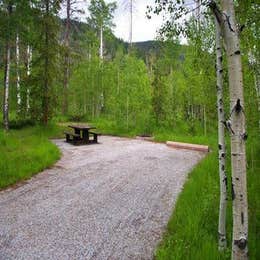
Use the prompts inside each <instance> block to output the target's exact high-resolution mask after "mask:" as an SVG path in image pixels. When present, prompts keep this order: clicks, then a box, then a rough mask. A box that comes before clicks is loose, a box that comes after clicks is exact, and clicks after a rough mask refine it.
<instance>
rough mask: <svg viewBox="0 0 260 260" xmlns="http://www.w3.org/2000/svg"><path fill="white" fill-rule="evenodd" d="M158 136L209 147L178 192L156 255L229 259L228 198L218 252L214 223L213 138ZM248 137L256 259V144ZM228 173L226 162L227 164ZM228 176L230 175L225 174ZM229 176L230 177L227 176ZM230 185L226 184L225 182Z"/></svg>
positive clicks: (259, 191) (259, 147) (259, 192)
mask: <svg viewBox="0 0 260 260" xmlns="http://www.w3.org/2000/svg"><path fill="white" fill-rule="evenodd" d="M156 138H157V139H159V140H161V141H162V140H178V141H184V142H193V141H194V142H195V143H201V144H206V143H208V144H209V145H210V147H211V149H212V150H213V151H212V152H211V153H210V154H209V155H208V156H207V157H206V158H205V159H204V160H203V161H202V162H201V163H200V164H199V165H198V166H197V167H196V168H195V169H194V170H193V171H192V172H191V173H190V175H189V178H188V181H187V182H186V184H185V186H184V189H183V192H182V193H181V194H180V196H179V198H178V201H177V204H176V207H175V210H174V214H172V216H171V218H170V221H169V223H168V226H167V231H166V233H165V235H164V238H163V240H162V242H161V244H160V245H159V247H158V248H157V251H156V253H155V258H156V259H212V260H214V259H230V255H231V251H230V248H231V233H232V231H231V228H232V216H231V201H230V200H229V205H228V216H227V235H228V250H227V251H226V252H224V253H222V254H220V253H219V252H218V248H217V225H218V203H219V185H218V184H219V183H218V160H217V149H216V143H217V139H216V138H213V137H212V138H204V137H190V136H188V137H181V136H175V135H167V134H165V133H164V134H158V136H157V137H156ZM257 140H258V139H257V138H256V137H252V138H251V141H249V143H248V145H247V147H248V151H247V157H248V172H247V174H248V200H249V252H250V259H260V254H259V250H258V251H257V248H260V244H259V240H257V238H259V228H260V207H259V199H260V181H259V176H257V175H258V174H257V172H259V166H260V161H259V158H258V157H257V156H258V155H259V154H260V144H259V142H257ZM228 168H229V170H228V172H229V173H230V165H228ZM229 177H230V176H229ZM229 180H230V178H229ZM229 185H230V184H229ZM229 191H230V187H229Z"/></svg>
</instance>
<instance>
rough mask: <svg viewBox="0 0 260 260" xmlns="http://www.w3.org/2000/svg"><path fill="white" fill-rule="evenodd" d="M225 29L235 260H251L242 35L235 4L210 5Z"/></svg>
mask: <svg viewBox="0 0 260 260" xmlns="http://www.w3.org/2000/svg"><path fill="white" fill-rule="evenodd" d="M210 6H211V8H212V10H213V12H214V14H215V16H216V19H217V20H218V22H219V23H220V25H221V29H222V33H223V38H224V41H225V44H226V53H227V63H228V72H229V73H228V78H229V92H230V122H231V125H229V130H230V134H231V166H232V167H231V168H232V201H233V242H232V259H234V260H242V259H248V203H247V184H246V151H245V140H246V138H247V134H246V131H245V111H244V97H243V75H242V63H241V52H240V43H239V32H238V28H237V23H236V20H235V11H234V2H233V1H232V0H221V7H222V12H220V11H219V10H218V8H217V5H216V3H214V2H211V4H210Z"/></svg>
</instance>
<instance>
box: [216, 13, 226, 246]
mask: <svg viewBox="0 0 260 260" xmlns="http://www.w3.org/2000/svg"><path fill="white" fill-rule="evenodd" d="M215 27H216V29H215V30H216V75H217V86H216V87H217V109H218V148H219V152H218V155H219V158H218V159H219V183H220V200H219V222H218V234H219V242H218V245H219V250H223V249H225V248H226V245H227V242H226V208H227V176H226V172H225V166H226V165H225V160H226V148H225V133H224V124H223V123H224V121H225V114H224V104H223V102H224V101H223V67H222V59H223V57H222V43H221V40H222V39H221V29H220V25H219V23H218V21H217V19H216V18H215Z"/></svg>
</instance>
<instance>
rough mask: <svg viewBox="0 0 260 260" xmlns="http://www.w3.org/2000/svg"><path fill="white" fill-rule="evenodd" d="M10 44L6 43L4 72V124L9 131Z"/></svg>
mask: <svg viewBox="0 0 260 260" xmlns="http://www.w3.org/2000/svg"><path fill="white" fill-rule="evenodd" d="M10 52H11V50H10V43H9V40H8V42H7V43H6V59H5V72H4V107H3V122H4V129H5V130H8V129H9V74H10Z"/></svg>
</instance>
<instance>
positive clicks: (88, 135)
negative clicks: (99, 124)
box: [64, 124, 100, 145]
mask: <svg viewBox="0 0 260 260" xmlns="http://www.w3.org/2000/svg"><path fill="white" fill-rule="evenodd" d="M68 127H70V128H72V129H73V130H74V133H71V132H64V133H65V136H66V141H67V142H68V143H72V144H74V145H79V144H96V143H98V136H99V135H100V133H97V132H92V131H90V130H91V129H96V127H95V126H90V125H86V124H80V125H68Z"/></svg>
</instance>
